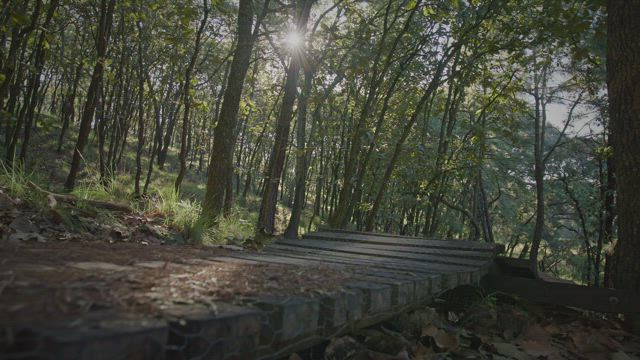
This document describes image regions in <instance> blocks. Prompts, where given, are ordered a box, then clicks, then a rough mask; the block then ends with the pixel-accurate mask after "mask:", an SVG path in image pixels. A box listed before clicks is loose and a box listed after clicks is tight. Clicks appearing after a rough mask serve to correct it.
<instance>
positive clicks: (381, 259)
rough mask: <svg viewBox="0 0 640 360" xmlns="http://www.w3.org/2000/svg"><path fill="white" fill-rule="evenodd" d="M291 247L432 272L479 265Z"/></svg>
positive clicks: (321, 254)
mask: <svg viewBox="0 0 640 360" xmlns="http://www.w3.org/2000/svg"><path fill="white" fill-rule="evenodd" d="M276 245H277V244H276ZM277 246H285V245H277ZM292 248H293V249H297V250H298V251H303V250H304V251H306V252H307V253H308V254H315V255H318V256H326V255H328V256H334V255H340V256H343V257H345V258H352V259H362V260H369V261H374V262H378V263H385V262H386V263H393V264H397V265H398V266H399V267H404V266H406V267H408V268H411V267H414V266H416V265H417V266H422V267H425V268H429V269H432V270H433V272H434V273H443V272H444V273H446V272H458V271H465V270H469V269H474V268H478V267H481V266H472V265H458V264H437V263H433V262H428V261H425V260H424V259H421V258H419V257H418V258H416V259H405V258H394V257H392V256H385V255H380V254H378V255H372V254H366V253H363V252H362V251H335V250H332V249H326V248H315V247H303V246H295V247H292Z"/></svg>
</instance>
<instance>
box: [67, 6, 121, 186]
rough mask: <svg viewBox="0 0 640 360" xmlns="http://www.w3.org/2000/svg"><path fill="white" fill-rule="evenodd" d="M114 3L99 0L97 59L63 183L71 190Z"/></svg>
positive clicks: (100, 73) (87, 130)
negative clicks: (67, 173) (67, 172)
mask: <svg viewBox="0 0 640 360" xmlns="http://www.w3.org/2000/svg"><path fill="white" fill-rule="evenodd" d="M115 4H116V0H101V3H100V20H99V22H98V34H97V37H96V55H97V60H96V64H95V66H94V68H93V75H92V76H91V82H90V83H89V89H88V90H87V100H86V102H85V105H84V111H83V113H82V118H81V120H80V130H79V132H78V139H77V141H76V147H75V150H74V152H73V158H72V160H71V168H70V170H69V175H68V176H67V180H66V182H65V185H64V186H65V189H67V190H68V191H71V190H73V188H74V187H75V183H76V177H77V175H78V170H80V161H81V160H82V152H83V151H84V148H85V146H86V145H87V142H88V140H89V133H90V132H91V121H92V120H93V114H94V112H95V109H96V103H97V101H98V93H99V89H100V87H101V86H102V76H103V74H104V65H105V64H104V63H105V61H106V56H107V48H108V46H109V37H110V35H111V25H112V23H113V10H114V7H115Z"/></svg>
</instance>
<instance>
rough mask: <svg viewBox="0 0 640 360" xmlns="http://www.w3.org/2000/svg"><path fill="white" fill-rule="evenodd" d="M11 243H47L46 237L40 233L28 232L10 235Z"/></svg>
mask: <svg viewBox="0 0 640 360" xmlns="http://www.w3.org/2000/svg"><path fill="white" fill-rule="evenodd" d="M9 241H37V242H46V241H47V240H46V239H45V237H44V236H42V235H40V234H38V233H26V232H17V233H15V234H11V235H9Z"/></svg>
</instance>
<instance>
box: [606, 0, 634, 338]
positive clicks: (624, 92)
mask: <svg viewBox="0 0 640 360" xmlns="http://www.w3.org/2000/svg"><path fill="white" fill-rule="evenodd" d="M607 10H608V13H609V14H608V41H607V85H608V89H609V116H610V118H611V130H612V136H613V144H614V146H615V147H614V149H613V157H614V161H615V166H616V186H617V188H616V190H617V195H618V196H617V199H616V200H617V213H618V242H617V244H616V247H615V250H614V254H613V269H612V270H613V273H612V276H613V278H612V280H613V285H614V286H615V287H616V288H618V289H626V290H631V291H635V292H640V261H638V259H640V213H639V211H640V156H638V154H640V65H639V64H640V37H638V34H640V22H638V19H640V0H628V1H616V0H609V1H607ZM629 320H631V321H632V325H633V327H634V329H635V330H638V331H640V316H638V315H635V316H629Z"/></svg>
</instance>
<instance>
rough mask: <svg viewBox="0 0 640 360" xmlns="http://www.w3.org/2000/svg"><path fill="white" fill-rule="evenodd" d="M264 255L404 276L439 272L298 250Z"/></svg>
mask: <svg viewBox="0 0 640 360" xmlns="http://www.w3.org/2000/svg"><path fill="white" fill-rule="evenodd" d="M263 252H264V253H267V254H272V255H279V256H283V257H288V258H294V259H299V260H304V261H305V262H307V263H314V264H318V265H328V264H331V265H333V264H335V265H339V266H340V265H341V266H345V267H367V268H372V269H381V270H385V271H395V272H398V273H403V274H421V275H424V276H426V275H433V274H436V273H437V272H435V271H434V270H433V269H428V268H424V267H412V268H410V269H407V268H399V267H398V266H394V265H393V264H391V265H390V264H385V263H380V262H373V261H366V260H357V259H351V258H344V257H340V256H328V255H326V256H322V258H320V257H318V256H317V255H313V254H308V253H305V252H299V251H296V250H286V251H282V250H277V249H276V250H271V249H264V250H263Z"/></svg>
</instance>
